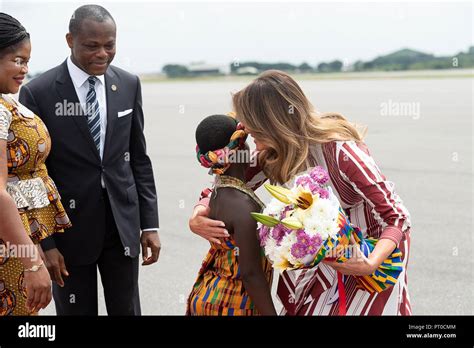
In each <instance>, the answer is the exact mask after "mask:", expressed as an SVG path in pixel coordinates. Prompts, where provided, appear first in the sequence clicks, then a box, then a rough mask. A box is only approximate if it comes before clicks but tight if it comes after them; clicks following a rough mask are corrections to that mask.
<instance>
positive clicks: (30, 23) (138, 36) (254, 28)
mask: <svg viewBox="0 0 474 348" xmlns="http://www.w3.org/2000/svg"><path fill="white" fill-rule="evenodd" d="M86 3H90V1H85V2H77V1H74V2H73V1H68V2H43V1H34V2H25V1H21V0H20V1H0V11H2V12H6V13H8V14H10V15H12V16H14V17H16V18H17V19H19V20H20V22H22V24H23V25H24V26H25V27H26V28H27V30H28V31H29V32H30V34H31V37H32V44H33V51H32V59H31V62H30V72H33V73H34V72H38V71H44V70H46V69H49V68H51V67H53V66H55V65H57V64H59V63H61V62H62V61H63V60H64V59H65V57H67V55H68V54H69V50H68V48H67V45H66V41H65V38H64V36H65V34H66V33H67V28H68V22H69V18H70V16H71V14H72V13H73V11H74V9H75V8H77V7H79V6H80V5H82V4H86ZM94 3H96V4H100V5H103V6H104V7H106V8H107V9H108V10H109V11H110V12H111V13H112V16H113V17H114V18H115V20H116V22H117V26H118V33H117V55H116V58H115V61H114V64H116V65H118V66H120V67H123V68H125V69H127V70H129V71H132V72H135V73H142V72H153V71H160V70H161V67H162V66H163V65H164V64H167V63H180V64H189V63H191V62H196V61H205V62H207V63H211V64H228V63H231V62H233V61H236V60H237V61H247V60H257V61H265V62H278V61H286V62H290V63H295V64H300V63H302V62H304V61H305V62H308V63H309V64H310V65H316V64H317V63H319V62H321V61H328V60H333V59H341V60H343V61H345V62H347V63H350V62H354V61H355V60H358V59H362V60H368V59H372V58H374V57H376V56H378V55H381V54H386V53H390V52H392V51H395V50H398V49H400V48H412V49H417V50H421V51H424V52H427V53H433V54H436V55H452V54H455V53H458V52H459V51H465V50H466V49H467V48H468V46H470V45H472V44H473V28H472V27H473V21H472V20H473V5H472V2H459V3H456V2H443V3H440V2H422V3H410V2H403V3H374V2H370V3H363V2H360V3H358V2H350V3H347V2H346V3H341V2H311V3H308V2H305V3H295V2H265V3H250V2H193V3H183V2H179V3H175V2H142V3H140V2H131V1H130V2H121V3H117V2H108V1H97V2H94Z"/></svg>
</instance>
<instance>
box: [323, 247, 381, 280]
mask: <svg viewBox="0 0 474 348" xmlns="http://www.w3.org/2000/svg"><path fill="white" fill-rule="evenodd" d="M323 262H324V263H325V264H326V265H328V266H331V267H332V268H334V269H335V270H336V271H338V272H340V273H342V274H345V275H358V276H364V275H370V274H372V273H374V272H375V270H376V269H377V267H378V266H380V265H377V264H376V263H375V262H374V261H373V260H371V259H370V255H369V257H366V256H365V255H364V254H363V253H362V251H361V250H360V248H359V246H358V245H353V246H352V255H351V257H350V258H349V259H347V261H345V262H342V263H340V262H336V261H330V260H323Z"/></svg>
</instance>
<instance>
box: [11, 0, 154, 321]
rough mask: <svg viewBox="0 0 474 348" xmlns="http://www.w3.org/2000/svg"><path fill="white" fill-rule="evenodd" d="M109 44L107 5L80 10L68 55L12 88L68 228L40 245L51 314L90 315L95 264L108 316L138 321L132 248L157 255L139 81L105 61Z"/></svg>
mask: <svg viewBox="0 0 474 348" xmlns="http://www.w3.org/2000/svg"><path fill="white" fill-rule="evenodd" d="M115 39H116V25H115V21H114V19H113V18H112V16H111V15H110V13H109V12H108V11H107V10H106V9H104V8H103V7H100V6H97V5H86V6H81V7H79V8H78V9H77V10H76V11H75V12H74V14H73V16H72V18H71V20H70V23H69V33H68V34H67V35H66V40H67V43H68V46H69V47H70V49H71V56H70V57H69V58H68V59H67V60H66V61H65V62H64V63H62V64H61V65H59V66H57V67H55V68H53V69H51V70H49V71H47V72H45V73H44V74H42V75H41V76H39V77H37V78H35V79H34V80H32V81H31V82H30V83H28V84H27V85H25V86H24V87H23V88H22V89H21V92H20V101H21V102H22V103H23V104H24V105H26V106H27V107H28V108H30V109H31V110H33V111H34V112H35V113H36V114H37V115H39V116H40V117H41V118H42V120H43V121H44V122H45V124H46V126H47V127H48V129H49V132H50V134H51V138H52V144H53V145H52V150H51V153H50V155H49V157H48V162H47V166H48V170H49V174H50V175H51V177H52V178H53V179H54V181H55V182H56V185H57V186H58V189H59V192H60V194H61V196H62V202H63V204H64V206H65V208H66V211H67V213H68V215H69V217H70V218H71V222H72V224H73V227H72V228H70V229H68V231H67V232H65V233H57V234H54V236H53V237H50V238H47V239H45V240H44V242H43V243H42V244H41V246H42V248H43V250H44V251H45V259H46V264H47V266H48V269H49V271H50V273H51V277H52V279H53V280H54V281H55V283H54V284H53V296H54V301H55V304H56V312H57V314H58V315H97V312H98V308H97V307H98V304H97V268H98V269H99V272H100V275H101V280H102V284H103V286H104V295H105V302H106V307H107V313H108V314H109V315H140V314H141V310H140V300H139V295H138V268H139V267H138V256H139V253H140V244H141V246H142V252H143V263H142V264H143V265H149V264H152V263H154V262H156V261H157V260H158V257H159V252H160V249H161V245H160V240H159V236H158V205H157V196H156V189H155V182H154V178H153V170H152V164H151V161H150V158H149V157H148V155H147V153H146V144H145V136H144V134H143V121H144V118H143V110H142V96H141V87H140V81H139V79H138V77H137V76H135V75H132V74H130V73H128V72H126V71H124V70H122V69H119V68H117V67H115V66H111V65H110V63H111V62H112V60H113V58H114V55H115ZM140 232H141V235H140ZM148 249H151V255H150V256H149V254H148Z"/></svg>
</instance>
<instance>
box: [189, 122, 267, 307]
mask: <svg viewBox="0 0 474 348" xmlns="http://www.w3.org/2000/svg"><path fill="white" fill-rule="evenodd" d="M246 137H247V134H246V133H245V131H244V130H243V129H242V127H241V125H240V124H238V122H237V121H236V120H235V119H234V118H232V117H230V116H226V115H213V116H209V117H207V118H205V119H204V120H203V121H202V122H201V123H200V124H199V126H198V128H197V130H196V140H197V144H198V147H197V157H198V160H199V162H200V163H201V165H202V166H204V167H206V168H210V173H213V174H216V181H217V183H216V186H215V188H214V193H213V195H212V197H211V203H210V206H211V210H212V216H213V217H214V218H216V219H220V220H223V221H224V222H225V224H226V226H227V230H228V231H229V235H228V236H227V237H226V238H224V239H223V240H222V242H219V241H217V242H215V243H214V242H211V248H210V249H209V252H208V253H207V255H206V257H205V259H204V261H203V263H202V267H201V270H200V271H199V273H198V278H197V280H196V282H195V284H194V286H193V289H192V291H191V294H190V295H189V298H188V304H187V314H188V315H219V316H232V315H235V316H249V315H276V311H275V307H274V305H273V302H272V297H271V294H270V285H271V282H272V275H273V270H272V267H271V264H270V263H269V262H268V260H267V259H266V257H265V255H264V253H263V251H262V249H261V247H260V243H259V241H258V235H257V224H256V222H255V220H254V219H253V218H252V217H251V215H250V213H251V212H259V211H261V210H262V208H263V203H262V202H261V201H260V200H259V199H258V198H257V196H256V195H255V193H253V191H252V190H250V189H248V188H247V187H246V185H245V182H244V181H245V171H246V169H247V168H248V167H249V159H250V156H245V155H244V154H245V153H247V155H248V154H249V148H248V146H247V144H246V143H245V139H246ZM245 158H246V159H247V160H245ZM232 159H235V161H234V160H232Z"/></svg>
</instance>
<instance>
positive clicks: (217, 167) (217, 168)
mask: <svg viewBox="0 0 474 348" xmlns="http://www.w3.org/2000/svg"><path fill="white" fill-rule="evenodd" d="M228 115H229V116H233V114H228ZM247 135H248V134H247V133H246V132H245V129H244V126H243V125H242V123H240V122H239V123H237V127H236V130H235V132H234V133H233V134H232V136H231V137H230V141H229V143H228V144H227V145H226V146H225V147H223V148H222V149H218V150H212V151H208V152H206V153H201V151H200V150H199V146H198V145H196V156H197V160H198V161H199V163H201V165H202V166H203V167H204V168H210V169H211V170H210V174H218V175H222V174H224V172H225V171H226V170H227V169H228V168H229V167H230V165H231V163H229V157H231V156H232V154H233V153H234V152H236V151H237V150H239V149H243V148H244V146H245V141H246V140H247Z"/></svg>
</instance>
